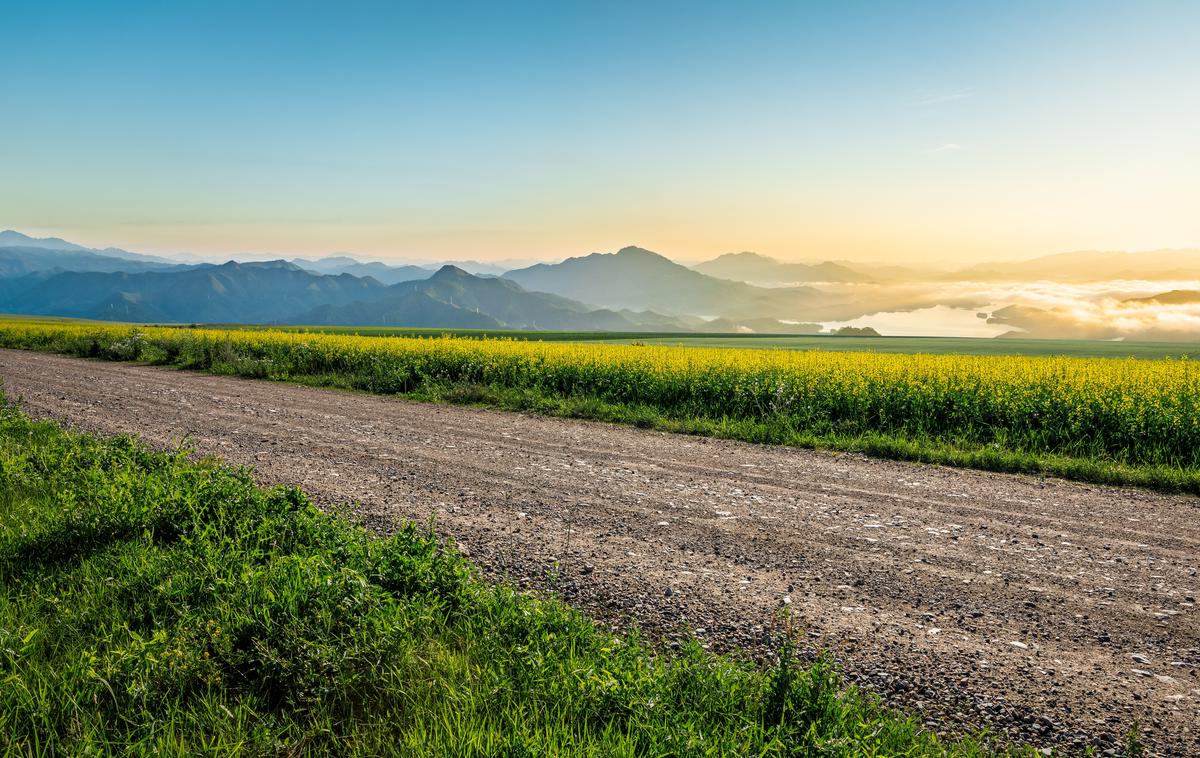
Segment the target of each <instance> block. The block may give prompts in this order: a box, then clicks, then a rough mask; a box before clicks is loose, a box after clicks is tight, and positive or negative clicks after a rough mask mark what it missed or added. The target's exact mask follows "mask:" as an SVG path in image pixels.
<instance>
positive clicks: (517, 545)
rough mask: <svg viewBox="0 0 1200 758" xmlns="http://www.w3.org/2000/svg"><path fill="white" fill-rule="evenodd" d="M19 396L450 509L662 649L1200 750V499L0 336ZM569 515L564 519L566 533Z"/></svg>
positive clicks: (373, 520)
mask: <svg viewBox="0 0 1200 758" xmlns="http://www.w3.org/2000/svg"><path fill="white" fill-rule="evenodd" d="M0 378H2V379H3V382H4V387H5V390H6V391H7V393H8V394H9V396H10V397H13V398H15V397H20V398H22V400H23V402H24V407H25V409H26V410H27V411H28V412H30V413H31V414H34V415H38V416H52V417H55V418H58V419H62V420H65V421H67V422H69V424H70V425H72V426H74V427H77V428H81V429H85V430H89V431H93V432H102V433H118V432H120V433H125V432H129V433H136V434H139V435H141V436H142V437H143V439H144V440H146V441H147V442H148V443H150V444H152V445H155V446H160V447H161V446H171V445H175V444H177V443H178V442H179V441H180V439H181V438H183V437H184V436H185V435H186V436H188V437H190V438H191V441H192V444H194V445H195V446H196V447H197V449H198V450H200V451H202V452H211V453H216V454H219V455H221V456H223V457H224V458H225V459H226V460H228V461H230V462H232V463H236V464H246V465H252V466H254V467H255V470H256V472H257V475H258V476H259V478H261V479H262V480H263V481H267V482H282V483H288V484H297V485H300V486H302V487H304V488H305V489H306V490H307V491H308V492H309V493H310V494H312V495H313V496H314V498H315V499H317V500H318V501H319V502H325V503H328V502H344V501H351V500H353V501H357V502H359V503H361V512H362V513H363V515H364V517H365V518H366V519H367V521H368V522H369V523H370V524H371V525H372V526H374V527H377V528H380V529H383V530H386V529H388V528H389V526H390V525H393V524H395V523H396V522H397V521H398V520H401V519H410V518H416V519H422V520H423V519H426V518H428V517H429V516H430V514H433V513H436V514H437V519H438V524H439V529H440V530H441V531H444V532H446V533H448V534H450V535H453V536H454V537H455V538H456V539H457V540H458V541H459V542H460V544H462V545H464V546H465V547H466V549H467V550H468V551H469V554H470V555H471V556H472V558H473V559H474V560H475V561H476V562H478V563H479V564H480V565H481V566H484V567H485V568H486V569H487V570H489V571H490V572H492V573H495V574H500V575H506V576H508V577H509V578H510V579H512V580H513V581H516V582H520V583H522V584H528V585H530V586H538V585H541V584H543V583H544V582H545V581H546V577H547V575H548V573H549V571H550V569H551V568H552V566H553V565H554V563H555V561H556V560H557V561H559V563H560V566H561V573H562V575H563V578H560V579H557V580H555V581H556V587H558V588H559V590H560V591H561V592H563V593H564V594H566V595H567V596H568V597H569V598H570V599H571V600H572V602H574V603H576V604H578V605H580V606H581V607H584V608H587V609H589V610H590V611H591V612H592V613H593V614H595V615H596V616H597V617H599V618H603V619H607V620H609V621H611V622H613V623H624V622H628V621H629V620H636V621H637V622H638V623H640V624H641V625H642V626H643V627H645V628H648V629H649V630H650V631H651V633H652V634H654V635H656V636H661V637H662V638H664V641H665V644H668V645H670V644H672V643H671V640H672V639H679V638H680V637H681V636H682V635H684V634H694V635H696V636H699V637H700V638H701V639H702V640H704V641H705V642H706V643H707V644H710V645H712V647H713V648H714V649H724V648H727V647H729V646H731V645H738V646H744V647H749V648H751V649H753V648H755V646H756V645H762V644H763V641H764V639H765V638H766V634H767V632H766V631H765V630H767V629H769V627H770V625H771V623H772V618H773V616H774V615H775V614H776V611H777V610H778V609H779V608H780V607H781V606H782V605H784V604H786V605H787V606H788V607H789V608H790V609H791V611H792V614H793V617H794V618H795V619H796V621H797V623H798V624H799V625H800V627H801V628H803V629H804V630H806V632H807V634H808V638H807V639H808V644H809V646H810V648H811V649H812V650H816V649H820V648H828V649H830V650H832V651H833V652H834V653H835V655H836V656H837V657H838V659H839V660H840V661H841V662H842V664H843V666H844V668H845V670H846V671H847V673H848V675H849V676H850V677H851V678H852V679H854V680H855V681H858V682H860V683H861V684H863V685H865V686H868V687H870V688H872V689H874V690H876V691H878V692H880V693H881V694H883V695H884V696H885V697H886V698H887V699H888V701H889V702H891V703H894V704H897V705H903V706H904V707H906V708H909V709H910V710H911V711H912V712H913V713H915V714H917V715H918V717H919V718H921V719H922V720H925V721H927V722H928V723H929V725H930V727H931V728H935V729H938V730H949V731H955V730H956V729H958V728H959V727H960V726H961V725H963V724H966V725H990V726H991V728H992V729H993V730H994V731H997V732H1001V733H1006V734H1008V735H1010V736H1013V737H1019V738H1023V739H1028V740H1031V741H1033V742H1034V743H1035V744H1037V745H1058V746H1062V747H1066V748H1068V749H1069V750H1072V751H1073V750H1078V749H1081V748H1082V747H1083V746H1084V745H1087V744H1095V745H1097V746H1098V747H1099V748H1100V749H1099V751H1098V752H1099V753H1101V754H1103V752H1104V751H1105V750H1112V749H1116V748H1117V745H1118V742H1119V741H1120V740H1121V739H1122V738H1123V735H1124V733H1125V731H1126V730H1127V729H1128V728H1129V726H1130V724H1131V723H1133V721H1134V720H1135V719H1137V720H1139V721H1140V722H1141V728H1142V731H1143V734H1144V739H1145V741H1146V742H1147V743H1148V744H1149V745H1150V746H1151V748H1152V752H1153V753H1155V754H1159V755H1200V726H1198V725H1200V625H1198V622H1197V615H1196V608H1195V601H1196V598H1195V596H1196V594H1197V592H1200V577H1198V576H1197V567H1198V565H1200V501H1198V500H1196V499H1194V498H1185V497H1168V496H1162V495H1155V494H1151V493H1148V492H1143V491H1137V490H1113V489H1105V488H1099V487H1091V486H1083V485H1077V484H1071V483H1065V482H1060V481H1051V480H1039V479H1032V478H1022V477H1013V476H1004V475H995V474H987V473H979V472H971V471H958V470H952V469H946V468H939V467H930V466H918V465H908V464H902V463H894V462H886V461H877V460H870V459H866V458H863V457H860V456H854V455H836V454H830V453H817V452H809V451H802V450H791V449H783V448H775V447H761V446H756V445H748V444H741V443H736V442H727V441H719V440H708V439H702V438H696V437H685V436H676V435H667V434H661V433H656V432H648V431H643V430H638V429H633V428H625V427H618V426H610V425H606V424H598V423H587V422H578V421H569V420H561V419H549V418H540V417H536V416H525V415H517V414H508V413H499V412H492V411H486V410H478V409H472V408H461V407H447V406H433V405H424V404H418V403H411V402H405V401H400V400H395V399H388V398H380V397H370V396H365V395H356V394H350V393H345V392H337V391H326V390H315V389H309V388H304V387H296V386H290V385H285V384H277V383H268V382H254V381H246V380H239V379H229V378H219V377H213V376H206V375H202V374H194V373H184V372H179V371H174V370H170V369H157V368H146V367H139V366H132V365H123V364H113V363H95V362H90V361H83V360H78V359H72V358H63V357H57V356H49V355H41V354H35V353H23V352H15V351H8V350H4V351H0ZM568 527H569V529H570V531H568Z"/></svg>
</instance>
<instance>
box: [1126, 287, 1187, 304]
mask: <svg viewBox="0 0 1200 758" xmlns="http://www.w3.org/2000/svg"><path fill="white" fill-rule="evenodd" d="M1122 302H1125V303H1146V304H1149V305H1154V304H1157V305H1191V304H1193V303H1200V290H1171V291H1170V292H1163V293H1160V294H1158V295H1151V296H1150V297H1131V298H1127V299H1125V300H1123V301H1122Z"/></svg>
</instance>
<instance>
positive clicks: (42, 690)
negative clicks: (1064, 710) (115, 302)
mask: <svg viewBox="0 0 1200 758" xmlns="http://www.w3.org/2000/svg"><path fill="white" fill-rule="evenodd" d="M0 683H2V686H0V753H3V754H30V755H81V754H89V755H91V754H109V753H135V754H144V753H159V754H198V753H201V754H203V753H207V754H214V755H229V754H238V753H240V754H248V755H279V754H288V755H292V754H329V753H335V754H339V755H353V754H359V755H378V754H404V755H414V754H425V755H530V756H533V755H595V756H609V755H681V756H686V755H831V756H836V755H860V754H869V755H946V754H962V755H985V754H991V753H988V752H985V751H984V750H983V749H982V748H980V747H979V746H978V745H977V744H976V743H973V742H958V743H953V744H946V743H943V742H939V741H938V739H937V738H936V737H934V736H932V735H929V734H927V733H922V732H921V731H920V730H919V728H918V727H917V726H916V725H915V723H914V722H912V721H910V720H907V719H904V718H902V717H898V716H895V715H892V714H888V713H885V712H883V711H881V710H880V708H879V706H878V704H877V703H876V702H875V701H874V700H873V699H871V698H870V697H867V696H865V695H862V694H859V693H857V692H856V691H854V690H844V689H842V688H841V686H840V684H839V681H838V677H837V674H836V672H835V671H834V670H833V669H832V668H831V667H830V666H829V665H827V664H818V665H816V666H814V667H811V668H804V667H800V666H798V665H797V664H796V663H795V662H794V661H792V660H790V658H789V657H788V656H784V657H783V658H782V659H781V663H780V665H779V666H778V667H777V668H775V669H773V670H769V671H763V670H759V669H756V668H753V667H750V666H748V665H746V664H742V663H737V662H734V661H732V660H730V659H728V658H723V657H718V656H714V655H710V654H707V653H705V652H704V651H702V650H700V649H699V648H697V647H690V648H687V649H684V650H683V651H681V652H680V653H679V654H678V655H673V656H672V657H670V658H669V659H668V658H664V657H660V656H658V655H656V654H655V652H654V651H653V650H652V649H651V648H650V647H649V646H647V645H646V644H644V643H643V642H641V641H640V640H639V639H638V638H636V637H631V638H621V637H617V636H613V635H610V634H607V633H604V632H601V631H599V630H597V629H596V628H595V627H594V626H593V625H592V624H591V623H589V622H588V621H587V620H586V619H585V618H583V617H581V616H580V615H579V614H577V613H576V612H574V611H572V610H571V609H569V608H568V607H566V606H564V605H562V604H561V603H559V602H556V601H553V600H546V599H538V598H533V597H530V596H527V595H523V594H520V593H517V592H515V591H513V590H512V589H510V588H507V587H503V586H493V585H489V584H486V583H484V582H483V581H482V580H481V579H480V578H478V577H477V576H475V575H474V574H473V573H472V571H471V569H470V568H469V566H468V564H466V563H465V562H464V561H463V560H462V559H461V558H460V557H459V556H458V555H457V554H456V553H455V552H454V551H453V549H452V548H449V547H446V546H444V545H441V544H439V542H438V541H437V540H436V539H435V538H434V537H433V536H432V535H431V534H430V533H429V532H428V530H426V529H420V528H417V527H416V526H413V525H409V526H408V527H406V528H405V529H403V530H402V531H400V532H399V533H397V534H395V535H394V536H391V537H387V538H381V537H373V536H371V535H369V534H368V533H366V532H365V531H364V530H362V529H361V528H359V527H358V526H355V525H354V524H353V523H351V522H350V521H349V520H347V519H346V518H345V517H343V516H340V515H337V514H333V515H329V514H324V513H321V512H319V511H318V510H316V509H315V508H314V507H312V506H311V505H310V504H309V503H308V501H307V500H306V499H305V497H304V495H303V494H302V493H300V492H299V491H297V490H294V489H282V488H278V489H272V490H263V489H259V488H258V487H256V486H255V485H254V483H253V481H252V480H251V478H250V477H249V475H248V474H247V472H245V471H236V470H231V469H228V468H224V467H221V466H217V465H214V464H212V463H211V462H199V463H196V462H190V461H189V460H188V459H187V458H186V457H185V456H184V455H183V454H181V453H175V454H162V453H153V452H148V451H147V450H145V449H143V448H141V447H139V446H138V445H137V444H136V443H135V442H133V441H131V440H128V439H116V440H100V439H96V438H91V437H86V436H80V435H76V434H72V433H68V432H65V431H63V430H62V429H60V428H58V427H56V426H54V425H52V424H49V423H44V422H33V421H30V420H29V419H27V418H26V417H24V416H23V415H21V414H20V413H19V412H17V411H15V410H13V409H12V408H10V407H4V408H3V409H0Z"/></svg>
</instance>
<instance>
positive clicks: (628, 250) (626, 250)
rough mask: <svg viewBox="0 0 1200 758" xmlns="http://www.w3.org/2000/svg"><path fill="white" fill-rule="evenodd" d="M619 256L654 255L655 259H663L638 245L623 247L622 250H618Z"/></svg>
mask: <svg viewBox="0 0 1200 758" xmlns="http://www.w3.org/2000/svg"><path fill="white" fill-rule="evenodd" d="M617 255H643V256H644V255H652V256H654V257H655V258H662V257H663V256H661V255H659V254H658V253H656V252H654V251H652V250H647V249H646V248H644V247H638V246H637V245H627V246H626V247H623V248H621V249H620V250H618V251H617Z"/></svg>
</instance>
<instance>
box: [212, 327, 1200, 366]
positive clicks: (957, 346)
mask: <svg viewBox="0 0 1200 758" xmlns="http://www.w3.org/2000/svg"><path fill="white" fill-rule="evenodd" d="M213 328H221V329H230V328H233V329H257V330H267V329H269V330H271V331H287V332H304V333H313V334H354V335H362V336H366V337H440V336H442V335H452V336H455V337H478V338H487V339H518V340H532V341H543V342H601V343H612V344H620V345H630V344H643V345H674V346H682V347H720V348H739V349H751V350H753V349H760V350H761V349H769V350H830V351H836V352H861V351H866V352H875V353H928V354H930V355H1030V356H1037V355H1067V356H1077V357H1081V358H1145V359H1151V360H1153V359H1160V358H1185V357H1200V342H1197V343H1186V342H1117V341H1112V340H1041V339H988V338H982V337H839V336H834V335H815V334H797V335H787V334H707V333H701V332H696V333H691V332H689V333H686V334H681V333H678V332H527V331H509V330H489V329H409V328H400V327H388V326H358V327H354V326H270V327H267V326H247V325H232V326H230V325H213Z"/></svg>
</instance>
